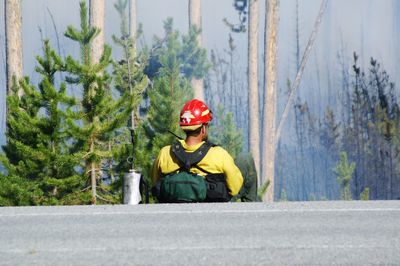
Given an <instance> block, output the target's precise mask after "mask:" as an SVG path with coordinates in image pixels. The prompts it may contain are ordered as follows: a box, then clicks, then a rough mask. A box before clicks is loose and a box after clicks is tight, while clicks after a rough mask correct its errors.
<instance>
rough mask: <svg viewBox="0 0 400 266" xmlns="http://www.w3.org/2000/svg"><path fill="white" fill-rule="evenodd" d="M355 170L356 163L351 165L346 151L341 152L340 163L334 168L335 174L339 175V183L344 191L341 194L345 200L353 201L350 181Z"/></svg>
mask: <svg viewBox="0 0 400 266" xmlns="http://www.w3.org/2000/svg"><path fill="white" fill-rule="evenodd" d="M355 168H356V164H355V163H354V162H353V163H351V164H349V162H348V160H347V153H346V152H345V151H342V152H340V161H339V162H338V164H337V165H336V167H335V168H334V172H335V174H336V175H337V181H338V183H339V184H340V186H341V189H342V192H341V193H342V199H343V200H351V199H352V197H351V190H350V181H351V178H352V175H353V172H354V170H355Z"/></svg>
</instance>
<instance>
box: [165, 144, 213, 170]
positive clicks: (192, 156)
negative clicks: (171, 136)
mask: <svg viewBox="0 0 400 266" xmlns="http://www.w3.org/2000/svg"><path fill="white" fill-rule="evenodd" d="M214 146H215V145H214V144H212V143H211V142H208V141H206V142H204V144H203V145H201V146H200V148H198V149H197V150H196V151H194V152H186V151H185V149H184V148H183V147H182V144H181V143H180V142H179V141H176V142H174V144H173V145H172V153H173V154H174V155H175V157H176V158H177V159H178V161H179V162H180V164H181V167H182V168H183V169H184V170H186V171H189V170H190V168H192V167H193V166H196V165H197V164H198V163H199V162H200V161H201V160H202V159H203V158H204V156H206V154H207V152H208V151H209V150H210V148H211V147H214Z"/></svg>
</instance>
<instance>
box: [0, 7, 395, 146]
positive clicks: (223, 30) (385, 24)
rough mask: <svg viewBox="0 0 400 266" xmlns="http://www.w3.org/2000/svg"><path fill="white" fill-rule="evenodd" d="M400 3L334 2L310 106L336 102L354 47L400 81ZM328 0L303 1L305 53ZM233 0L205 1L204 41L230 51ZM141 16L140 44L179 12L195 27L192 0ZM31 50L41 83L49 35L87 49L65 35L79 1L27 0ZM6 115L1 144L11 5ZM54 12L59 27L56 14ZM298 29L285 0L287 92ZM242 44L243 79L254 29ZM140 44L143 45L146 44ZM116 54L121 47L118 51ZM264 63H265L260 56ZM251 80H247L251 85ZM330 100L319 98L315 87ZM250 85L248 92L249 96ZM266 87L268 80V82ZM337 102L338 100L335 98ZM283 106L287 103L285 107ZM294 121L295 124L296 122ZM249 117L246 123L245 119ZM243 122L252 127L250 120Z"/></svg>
mask: <svg viewBox="0 0 400 266" xmlns="http://www.w3.org/2000/svg"><path fill="white" fill-rule="evenodd" d="M259 1H260V15H261V16H260V25H259V26H260V47H259V49H260V50H259V51H260V58H262V56H263V55H262V53H263V28H264V16H263V14H264V1H261V0H259ZM399 2H400V1H397V0H335V1H330V2H329V4H328V9H327V10H326V13H325V15H324V17H323V22H322V25H321V28H320V31H319V33H318V38H317V40H316V42H315V46H314V48H313V51H312V56H311V57H310V59H309V62H308V64H307V67H306V71H305V74H304V78H303V80H302V83H301V86H300V89H299V95H300V96H301V97H302V98H308V101H309V105H310V108H311V109H313V108H318V109H319V110H323V109H324V108H323V106H324V105H325V104H326V103H328V102H330V101H335V97H334V96H335V94H336V93H337V92H336V91H334V90H333V89H332V88H333V87H334V85H335V84H334V83H335V82H337V80H338V79H337V78H335V75H339V73H340V72H341V71H342V70H341V65H340V64H339V61H338V55H340V56H341V57H342V58H344V59H345V60H344V62H345V63H346V64H347V67H348V68H349V69H350V68H351V62H352V53H353V52H354V51H356V52H357V53H358V54H360V63H361V64H362V65H364V66H366V65H367V64H368V62H369V58H370V57H371V56H372V57H374V58H376V59H378V61H379V62H380V63H381V65H382V66H383V68H384V69H385V70H386V71H387V72H388V73H389V75H390V76H391V77H392V80H394V81H396V83H399V82H398V81H399V78H398V76H399V75H398V72H399V64H398V62H399V53H398V52H397V50H398V49H396V48H397V47H399V28H400V25H399V15H397V14H398V13H399V12H398V11H400V8H399V7H400V3H399ZM114 3H115V1H114V0H107V1H106V26H105V31H106V32H105V34H106V42H108V43H109V44H111V45H112V46H113V43H112V40H111V36H112V34H118V33H119V23H120V20H119V17H118V14H117V12H116V10H115V9H114V7H113V4H114ZM320 3H321V1H320V0H300V1H299V33H300V51H301V53H302V52H303V49H304V47H305V45H306V43H307V40H308V37H309V35H310V33H311V30H312V26H313V24H314V21H315V17H316V15H317V13H318V9H319V6H320ZM232 4H233V1H232V0H203V1H202V22H203V45H204V47H205V48H206V49H207V50H208V51H210V50H211V49H214V50H217V51H219V52H220V53H224V49H226V48H227V47H228V37H229V34H230V32H229V29H228V27H227V26H226V25H225V24H224V23H223V19H224V18H227V19H228V20H229V21H230V22H237V20H238V14H237V12H236V11H235V10H234V8H233V5H232ZM137 10H138V11H137V16H138V18H137V20H138V22H139V23H142V24H143V31H144V36H143V38H142V40H141V42H140V43H143V42H144V43H146V44H147V45H151V43H152V39H153V36H154V35H161V34H162V33H163V21H165V19H166V18H167V17H173V19H174V22H175V26H176V28H177V29H178V30H179V31H181V32H186V31H187V29H188V1H186V0H138V9H137ZM22 13H23V49H24V50H23V55H24V75H28V76H30V77H31V79H32V81H33V82H34V83H36V82H37V75H36V73H35V72H34V67H35V64H36V62H35V56H36V55H38V54H40V53H41V41H42V39H43V38H49V39H50V40H51V41H52V44H53V47H55V48H56V49H57V38H56V36H58V38H59V42H60V50H61V54H62V55H67V54H75V55H77V54H78V52H79V47H77V45H76V44H75V43H72V42H71V41H70V40H68V39H67V38H65V37H64V36H63V33H64V31H65V29H66V27H67V25H71V24H72V25H75V26H76V27H78V26H79V0H23V1H22ZM0 14H2V19H1V20H0V41H1V50H0V62H1V64H0V88H1V99H0V107H1V108H0V116H1V118H2V119H1V132H2V134H1V142H4V138H3V132H4V130H5V125H4V120H5V46H4V37H5V31H4V18H3V16H4V3H3V1H2V3H1V4H0ZM51 15H52V16H53V17H54V22H55V25H53V22H52V20H51ZM295 30H296V1H295V0H282V1H281V5H280V34H279V47H278V50H279V54H278V60H279V86H280V91H281V94H283V92H284V91H286V90H287V88H286V87H287V85H286V84H287V80H288V79H290V80H293V79H294V77H295V74H296V64H295V61H296V60H295V50H296V40H295V36H296V35H295ZM232 36H233V38H234V41H235V44H236V46H237V49H236V52H235V61H234V62H235V64H236V65H235V68H236V69H237V72H238V73H239V75H238V77H237V78H238V79H239V80H242V82H243V84H247V83H246V79H247V78H246V71H247V61H246V60H247V33H233V34H232ZM140 43H139V45H140ZM113 54H114V56H115V57H116V58H118V57H119V50H117V49H115V50H113ZM260 62H262V61H261V60H260ZM262 73H263V69H262V64H261V63H260V82H262ZM245 86H247V85H245ZM317 87H318V90H319V91H318V93H319V94H320V95H321V96H322V98H320V97H317V93H316V91H315V89H313V88H317ZM245 89H246V88H243V97H247V93H246V91H245ZM260 89H262V84H260ZM331 104H333V105H335V103H334V102H331ZM281 108H282V106H280V109H281ZM290 121H291V120H290V119H289V122H288V125H287V126H289V127H290V123H291V122H290ZM244 122H245V121H244ZM239 127H241V128H244V131H246V127H247V125H246V124H245V123H242V124H239Z"/></svg>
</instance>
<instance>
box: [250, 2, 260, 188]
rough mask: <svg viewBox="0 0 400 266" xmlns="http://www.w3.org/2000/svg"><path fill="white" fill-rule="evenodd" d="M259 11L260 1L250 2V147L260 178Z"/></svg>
mask: <svg viewBox="0 0 400 266" xmlns="http://www.w3.org/2000/svg"><path fill="white" fill-rule="evenodd" d="M258 9H259V1H258V0H250V2H249V33H248V69H249V70H248V77H247V78H248V86H249V94H248V97H249V147H250V151H251V154H252V155H253V158H254V163H255V165H256V171H257V176H258V184H262V183H261V180H260V178H261V175H260V109H259V108H260V107H259V97H258V20H259V19H258Z"/></svg>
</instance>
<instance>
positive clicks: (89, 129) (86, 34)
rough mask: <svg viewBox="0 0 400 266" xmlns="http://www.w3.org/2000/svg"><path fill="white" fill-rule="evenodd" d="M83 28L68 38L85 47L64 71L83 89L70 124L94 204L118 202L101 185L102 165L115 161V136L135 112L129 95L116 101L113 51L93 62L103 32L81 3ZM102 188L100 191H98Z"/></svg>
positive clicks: (71, 30) (69, 33)
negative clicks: (111, 70)
mask: <svg viewBox="0 0 400 266" xmlns="http://www.w3.org/2000/svg"><path fill="white" fill-rule="evenodd" d="M80 8H81V12H80V17H81V28H80V30H77V29H75V28H74V27H73V26H69V27H68V29H67V31H66V33H65V36H66V37H68V38H70V39H71V40H73V41H76V42H77V43H78V44H79V45H80V47H81V58H80V60H76V59H74V58H73V57H72V56H68V57H67V58H66V64H65V69H64V71H66V72H67V74H68V75H69V76H68V77H67V81H68V82H69V83H71V84H76V85H80V86H82V88H83V95H82V101H81V106H80V107H81V108H80V110H79V111H78V112H76V113H75V114H74V116H73V118H71V119H69V120H68V124H69V126H70V128H71V131H70V133H71V134H72V136H74V138H75V139H76V141H75V142H74V146H75V149H76V150H77V151H80V152H81V153H82V156H83V160H84V165H85V166H84V169H85V170H84V172H85V173H86V177H87V180H88V181H89V180H90V181H89V183H90V187H91V197H92V199H91V201H92V203H93V204H95V203H96V201H97V198H99V199H101V200H102V201H104V202H118V198H116V197H115V196H114V195H113V194H111V195H110V194H109V188H108V187H107V186H106V184H104V182H101V178H103V177H104V175H105V173H104V172H103V170H104V169H103V168H102V162H103V161H105V160H110V159H111V158H113V153H114V152H113V150H110V149H109V143H110V141H111V140H112V139H113V137H114V135H115V132H118V129H120V128H121V127H123V126H125V125H126V121H127V120H128V118H129V116H130V114H131V111H132V109H133V103H134V102H133V100H132V95H131V94H130V93H129V92H125V93H124V94H123V95H122V96H121V97H120V98H118V99H114V98H113V96H112V92H111V77H110V75H109V74H108V73H107V68H108V67H109V66H110V65H111V62H112V60H111V48H110V47H109V46H105V47H104V52H103V54H102V56H101V58H100V61H99V62H98V63H93V62H92V58H91V51H90V47H91V43H92V41H93V39H94V38H95V37H96V36H97V35H98V33H99V30H98V29H96V28H91V27H89V21H88V11H87V7H86V4H85V2H84V1H82V2H80ZM97 188H100V191H99V192H98V191H97Z"/></svg>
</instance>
